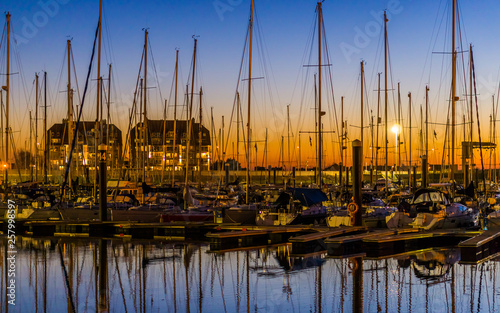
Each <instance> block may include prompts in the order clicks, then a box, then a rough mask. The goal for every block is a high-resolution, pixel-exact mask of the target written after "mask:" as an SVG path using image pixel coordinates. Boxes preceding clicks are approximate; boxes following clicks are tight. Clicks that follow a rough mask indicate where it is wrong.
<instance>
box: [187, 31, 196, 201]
mask: <svg viewBox="0 0 500 313" xmlns="http://www.w3.org/2000/svg"><path fill="white" fill-rule="evenodd" d="M193 38H194V36H193ZM197 43H198V40H197V39H196V38H194V51H193V73H192V74H191V98H190V100H189V116H188V125H186V126H188V128H187V133H186V137H187V145H186V177H185V187H184V188H186V190H187V188H188V173H189V152H190V150H191V132H192V127H193V123H192V117H193V99H194V96H193V94H194V81H195V77H194V75H195V73H196V45H197ZM186 205H187V203H186V202H185V201H184V208H187V207H186Z"/></svg>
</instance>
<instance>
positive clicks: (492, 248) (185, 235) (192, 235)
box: [16, 221, 500, 263]
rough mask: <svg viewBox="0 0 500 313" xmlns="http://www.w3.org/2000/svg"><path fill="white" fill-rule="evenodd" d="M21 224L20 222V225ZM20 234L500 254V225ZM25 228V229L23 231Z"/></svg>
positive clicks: (95, 229)
mask: <svg viewBox="0 0 500 313" xmlns="http://www.w3.org/2000/svg"><path fill="white" fill-rule="evenodd" d="M16 226H17V225H16ZM19 226H20V228H19V229H18V231H19V232H18V234H22V235H23V236H32V237H62V238H64V237H68V238H71V237H77V238H129V239H145V240H201V241H206V240H207V239H208V241H209V242H210V249H211V250H212V251H214V252H217V251H218V252H221V251H231V250H232V249H239V248H252V247H260V246H266V245H277V244H291V250H292V253H293V254H295V255H305V254H308V253H312V252H320V251H321V252H322V251H327V252H328V255H329V256H332V257H337V256H339V257H340V256H346V255H359V254H365V255H366V257H368V258H373V257H375V258H376V257H384V256H387V255H394V254H397V253H405V252H408V251H415V250H421V249H427V248H433V247H434V248H437V247H446V246H457V245H458V247H459V248H460V251H461V260H462V262H464V263H478V262H481V261H482V260H485V259H487V258H491V257H493V256H495V255H496V254H500V232H499V230H488V231H467V230H462V229H450V230H435V231H419V230H416V229H399V230H389V229H367V228H366V227H339V228H328V227H324V226H323V227H317V226H312V225H294V226H292V225H288V226H242V225H239V224H235V223H226V224H217V223H206V222H173V223H134V222H113V221H110V222H68V221H25V222H24V223H23V224H20V225H19ZM21 229H22V231H21Z"/></svg>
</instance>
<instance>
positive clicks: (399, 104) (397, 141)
mask: <svg viewBox="0 0 500 313" xmlns="http://www.w3.org/2000/svg"><path fill="white" fill-rule="evenodd" d="M400 127H401V88H400V83H399V82H398V127H397V128H398V129H397V130H396V151H397V154H398V155H397V157H398V160H397V161H398V162H397V167H396V169H397V171H398V173H399V167H400V166H401V149H400V148H401V147H400V145H399V141H400V139H399V135H400V133H401V129H400Z"/></svg>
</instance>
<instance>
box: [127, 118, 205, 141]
mask: <svg viewBox="0 0 500 313" xmlns="http://www.w3.org/2000/svg"><path fill="white" fill-rule="evenodd" d="M141 125H142V124H140V123H138V124H136V125H135V126H134V127H133V128H132V129H131V131H130V138H131V139H132V142H134V139H135V129H136V128H137V127H138V126H139V127H140V126H141ZM147 125H148V142H149V144H151V139H152V137H153V136H152V135H153V134H159V135H160V140H161V138H163V125H165V127H166V132H165V136H166V137H167V139H166V140H169V139H168V132H171V131H173V130H174V120H165V121H164V120H149V119H148V122H147ZM192 128H193V129H192V134H193V137H192V140H193V141H194V142H193V144H194V143H195V142H197V141H198V138H199V136H198V134H199V132H200V123H196V122H194V119H193V125H192ZM186 129H187V122H186V120H177V125H176V140H179V143H180V140H181V138H182V136H183V134H185V133H186ZM201 131H202V145H203V146H210V144H211V140H210V132H209V130H208V129H207V128H206V127H205V126H203V125H201Z"/></svg>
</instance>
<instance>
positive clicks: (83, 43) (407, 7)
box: [0, 0, 500, 167]
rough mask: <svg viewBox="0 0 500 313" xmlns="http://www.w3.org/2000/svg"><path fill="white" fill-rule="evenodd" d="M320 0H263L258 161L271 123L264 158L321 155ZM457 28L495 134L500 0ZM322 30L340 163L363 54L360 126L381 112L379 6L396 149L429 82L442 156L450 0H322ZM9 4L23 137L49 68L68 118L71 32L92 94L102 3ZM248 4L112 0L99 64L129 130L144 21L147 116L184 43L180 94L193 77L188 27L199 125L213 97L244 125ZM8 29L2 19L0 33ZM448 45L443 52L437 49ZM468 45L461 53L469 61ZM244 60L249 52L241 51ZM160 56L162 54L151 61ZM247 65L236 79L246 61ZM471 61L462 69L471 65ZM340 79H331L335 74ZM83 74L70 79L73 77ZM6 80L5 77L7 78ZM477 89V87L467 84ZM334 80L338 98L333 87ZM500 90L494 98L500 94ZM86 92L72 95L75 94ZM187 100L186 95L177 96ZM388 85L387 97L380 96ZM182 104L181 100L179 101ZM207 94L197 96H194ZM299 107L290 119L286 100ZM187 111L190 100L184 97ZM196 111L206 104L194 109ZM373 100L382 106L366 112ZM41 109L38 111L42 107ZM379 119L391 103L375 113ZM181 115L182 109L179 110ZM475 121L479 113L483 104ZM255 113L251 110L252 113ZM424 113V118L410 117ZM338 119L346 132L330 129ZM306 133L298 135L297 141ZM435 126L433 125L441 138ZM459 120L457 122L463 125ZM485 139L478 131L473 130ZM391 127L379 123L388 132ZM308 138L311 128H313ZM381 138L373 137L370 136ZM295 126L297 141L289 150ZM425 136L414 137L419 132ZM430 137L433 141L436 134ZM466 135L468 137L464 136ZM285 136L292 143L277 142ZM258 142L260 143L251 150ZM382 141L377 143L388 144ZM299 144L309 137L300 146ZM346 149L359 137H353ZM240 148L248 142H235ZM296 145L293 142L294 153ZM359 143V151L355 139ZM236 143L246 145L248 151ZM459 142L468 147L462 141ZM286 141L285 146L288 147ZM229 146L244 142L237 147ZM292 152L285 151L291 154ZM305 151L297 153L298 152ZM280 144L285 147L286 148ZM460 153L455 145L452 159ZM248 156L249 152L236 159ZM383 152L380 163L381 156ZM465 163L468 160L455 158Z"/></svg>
mask: <svg viewBox="0 0 500 313" xmlns="http://www.w3.org/2000/svg"><path fill="white" fill-rule="evenodd" d="M316 6H317V2H316V1H311V0H287V1H285V0H255V27H254V52H253V68H252V78H253V79H252V85H253V87H252V114H251V120H252V122H251V126H252V140H255V141H256V142H255V143H253V146H254V147H253V148H252V153H253V154H254V155H255V151H257V153H256V158H255V156H254V158H253V159H252V162H254V164H258V165H261V163H263V162H264V154H263V152H264V143H263V142H264V140H265V134H266V129H267V130H268V134H269V135H268V149H269V152H268V161H269V162H270V163H273V164H277V162H278V161H279V160H280V159H284V160H285V161H286V162H289V163H287V164H286V165H285V166H286V167H291V166H299V163H300V166H301V167H304V166H306V165H305V164H306V162H307V166H309V167H311V166H314V164H315V162H316V161H315V152H314V149H313V148H314V141H315V140H314V134H310V133H309V134H307V133H305V132H312V131H314V127H315V126H314V123H315V122H314V115H313V113H314V110H313V108H314V105H315V104H314V103H315V101H314V78H313V76H314V74H317V72H318V71H317V67H305V65H317V64H318V61H317V46H316V45H317V39H316V36H317V30H316V27H315V22H316V12H315V10H316ZM458 6H459V13H460V15H459V19H460V27H457V29H460V34H457V38H458V37H459V38H461V40H459V39H457V44H456V49H457V51H460V53H459V54H458V68H459V69H458V72H457V75H458V87H457V90H458V92H457V94H458V95H459V96H460V97H461V99H464V95H465V94H466V93H467V94H468V93H469V92H467V91H465V88H466V87H465V85H464V80H466V81H467V85H468V75H469V74H468V73H469V71H468V67H469V44H472V45H473V47H474V59H475V69H476V84H477V91H478V105H479V111H480V112H479V114H480V122H481V124H482V125H481V131H482V135H483V138H482V140H483V141H485V140H489V139H490V138H489V137H488V138H485V137H484V136H489V115H490V114H491V111H492V100H491V97H492V95H493V94H495V97H496V94H497V89H498V87H497V86H498V81H499V68H500V59H498V57H497V54H496V51H499V49H500V47H499V45H500V43H499V42H498V40H495V39H496V38H498V33H499V32H500V25H499V24H500V21H499V20H498V18H497V15H498V12H499V11H500V3H498V2H496V1H493V0H485V1H471V0H461V1H458ZM322 8H323V19H324V25H325V36H326V37H325V38H326V39H325V42H326V43H327V44H328V52H329V60H326V59H324V60H323V61H322V62H323V64H326V63H328V64H329V66H324V67H323V69H324V71H323V74H322V75H323V83H322V89H323V97H322V103H323V108H324V109H323V110H324V111H326V115H325V118H324V129H325V131H326V132H328V133H327V134H325V138H324V140H325V144H324V145H325V151H324V154H325V165H329V164H331V163H333V162H338V161H339V151H340V150H339V144H338V137H337V133H338V126H337V124H336V123H335V120H336V119H337V120H340V103H341V97H344V120H347V125H349V128H348V140H349V141H351V140H354V139H358V138H359V137H360V131H359V130H360V128H359V125H360V104H359V103H360V62H361V60H364V62H365V63H364V66H365V79H366V83H365V84H366V88H365V100H366V102H365V112H364V120H365V122H364V123H365V126H366V125H367V124H368V121H369V119H370V118H371V115H376V111H377V92H376V89H377V73H382V89H383V88H384V87H383V84H384V83H383V81H384V58H383V57H384V54H383V28H382V25H381V21H382V14H383V11H384V10H387V12H388V19H389V22H388V38H389V39H388V41H389V56H390V57H389V60H390V68H389V71H388V75H389V84H388V89H391V90H390V91H389V113H388V115H389V122H388V125H389V129H390V128H391V126H392V125H393V124H395V123H397V119H396V116H397V115H396V113H395V112H396V110H395V107H396V104H397V102H398V101H397V97H398V95H397V84H398V82H399V83H400V84H401V104H402V115H403V119H402V120H401V124H402V126H403V131H404V135H403V136H402V138H401V141H403V142H404V145H402V148H401V149H400V151H402V152H403V153H404V156H402V160H403V161H402V162H403V163H404V162H405V161H406V160H407V159H408V152H409V151H410V149H409V147H408V142H409V138H408V137H409V133H408V131H409V119H408V96H407V95H408V92H411V93H412V107H413V109H412V115H413V116H412V123H413V127H414V128H412V136H413V137H412V138H413V139H412V143H413V145H414V146H413V148H412V151H413V152H412V155H411V156H412V159H413V160H414V161H413V162H415V160H417V161H418V156H419V153H420V152H419V149H420V146H419V141H418V134H419V131H420V128H421V127H420V106H421V105H424V104H425V86H426V85H428V86H429V88H430V96H429V103H430V112H429V120H430V122H431V123H433V124H432V125H431V126H430V129H431V131H430V138H429V142H430V145H431V148H432V149H434V150H433V153H431V154H430V160H431V163H440V162H441V153H442V151H443V140H444V138H445V128H444V126H442V125H440V124H444V123H446V116H447V110H448V103H449V101H448V99H449V98H450V97H449V94H450V84H451V83H450V82H451V55H450V54H449V52H450V51H451V49H452V44H451V0H438V1H435V0H434V1H431V0H420V1H415V0H376V1H360V0H350V1H333V0H326V1H324V2H323V4H322ZM0 9H1V11H2V12H7V11H8V12H10V14H11V15H12V31H13V33H14V37H15V41H16V42H15V44H14V45H13V55H14V56H13V59H12V62H11V72H15V73H16V74H13V75H12V76H11V90H12V92H11V103H12V106H13V107H14V108H13V109H11V112H12V113H11V114H12V115H11V124H12V131H13V136H14V138H15V144H16V148H17V149H19V148H22V147H25V146H26V145H27V144H28V134H29V131H28V129H29V128H28V127H29V126H28V125H29V111H33V112H34V110H35V101H34V98H35V96H34V94H35V92H34V76H35V73H39V74H40V75H41V73H42V72H43V71H47V75H48V83H47V86H48V94H49V103H48V105H50V107H49V108H48V121H47V124H48V125H52V124H53V123H56V122H61V121H62V119H63V118H64V117H65V115H66V102H65V101H66V100H65V99H66V98H65V97H66V95H65V93H64V90H65V89H66V83H67V78H66V71H67V69H66V65H65V62H66V59H65V53H66V41H67V39H69V38H71V39H72V49H73V55H74V63H75V67H76V73H74V75H76V78H77V79H78V88H79V93H80V95H81V94H82V93H83V89H84V84H85V79H86V75H87V70H88V66H89V62H90V56H91V52H92V43H93V40H94V34H95V29H96V26H97V21H98V14H99V1H98V0H92V1H81V0H40V1H31V0H26V1H14V0H4V1H2V3H1V4H0ZM249 15H250V1H249V0H205V1H200V0H196V1H195V0H193V1H187V0H169V1H160V0H149V1H136V0H122V1H117V0H104V1H103V36H102V44H103V50H102V51H103V52H102V61H101V62H102V63H101V64H102V65H101V74H102V75H103V76H104V77H105V78H107V76H108V74H107V70H108V64H112V73H113V74H112V87H111V88H112V91H111V99H112V100H111V101H112V109H111V113H110V114H111V121H112V122H113V123H116V124H117V125H118V126H119V127H120V128H121V129H122V131H123V133H126V131H127V126H128V118H127V116H128V111H129V109H130V108H131V107H132V99H133V93H134V89H135V83H136V80H137V75H138V71H139V64H140V61H141V55H142V50H143V46H144V31H143V29H145V28H147V29H148V32H149V42H150V46H149V47H150V54H149V60H148V64H149V66H148V71H149V72H150V75H148V81H149V82H148V88H149V89H148V96H149V99H150V100H149V101H150V103H149V104H148V108H149V109H148V112H149V113H148V118H150V119H158V118H162V117H163V105H164V99H167V101H168V112H167V118H169V119H171V118H173V115H172V114H173V113H172V112H173V104H172V103H173V97H172V91H171V87H172V80H173V74H174V67H175V50H176V49H179V58H180V73H179V90H182V91H180V92H179V97H180V99H182V98H183V94H184V91H183V90H184V89H185V86H186V84H189V85H190V84H191V83H190V81H188V79H189V77H190V68H191V61H192V55H193V36H196V38H197V40H198V44H197V61H196V62H197V66H196V74H195V77H196V82H195V90H196V91H195V92H196V93H197V92H198V90H199V88H200V87H202V88H203V95H204V98H203V110H204V118H203V123H204V124H205V126H206V127H207V128H210V111H211V109H212V108H213V116H214V123H215V128H216V130H217V131H216V134H217V136H218V130H219V129H220V128H221V127H222V116H224V130H225V132H226V135H225V136H226V137H225V138H228V135H227V132H228V129H229V126H231V127H232V130H231V134H230V135H229V138H233V137H235V136H236V135H235V130H234V128H235V127H236V123H235V121H234V120H235V118H234V120H233V121H232V122H230V118H231V112H232V109H233V104H234V99H235V92H236V90H237V84H238V82H239V83H240V86H239V88H238V91H239V92H240V99H241V103H242V111H243V112H244V113H243V118H244V120H245V121H246V119H247V116H246V110H247V97H248V90H247V84H248V81H246V80H243V79H244V77H247V76H248V53H246V54H245V55H243V52H244V46H245V39H246V34H247V28H248V20H249ZM4 33H5V31H4ZM5 40H6V39H5V37H2V43H1V47H0V72H1V73H2V74H3V73H5V72H6V66H5V62H6V60H5V58H6V45H5ZM443 52H444V53H445V54H442V53H443ZM462 56H463V58H464V59H463V61H462ZM242 59H243V60H244V61H243V63H242ZM153 60H154V61H153ZM241 64H243V69H242V77H240V78H239V79H240V80H239V81H238V74H239V71H240V66H241ZM464 69H465V70H464ZM96 76H97V73H96V70H95V66H94V68H93V71H92V80H91V81H90V85H89V93H88V95H87V100H86V102H85V105H84V107H85V109H84V117H85V119H95V103H96V100H95V98H96V96H95V91H96V81H95V78H96ZM329 77H331V80H330V79H329ZM74 79H75V77H73V83H74ZM0 82H1V83H2V85H5V75H2V76H0ZM467 88H468V87H467ZM332 90H333V96H332ZM496 101H497V100H495V102H496ZM76 102H78V101H75V103H76ZM180 102H182V101H180ZM383 103H384V102H383V94H382V108H383ZM181 104H182V103H179V105H181ZM197 105H198V101H195V106H197ZM288 105H289V108H290V113H289V115H290V119H289V120H290V131H288V123H287V120H288V118H287V106H288ZM181 108H183V109H184V110H185V107H181ZM194 110H195V112H198V111H197V108H195V109H194ZM370 112H373V114H371V113H370ZM463 114H467V115H468V114H469V113H468V111H467V110H466V103H465V102H464V101H459V102H458V104H457V123H462V116H463ZM33 115H34V113H33ZM380 116H382V117H383V112H380ZM183 118H185V113H184V115H183ZM474 120H476V117H475V116H474ZM245 123H246V122H244V124H245ZM415 125H417V126H415ZM333 131H335V132H337V133H336V134H333ZM299 132H302V133H301V135H300V138H301V139H300V141H299V135H298V134H299ZM434 132H435V133H436V136H434ZM463 132H464V130H463V126H459V127H458V129H457V133H458V134H460V136H463ZM474 132H475V138H474V140H477V139H478V138H477V129H475V130H474ZM383 134H384V132H383V126H382V127H381V129H380V136H381V137H382V136H383ZM364 136H365V138H368V139H365V145H364V149H365V155H366V158H365V164H369V162H370V161H371V159H370V158H369V155H370V153H371V152H370V151H371V150H370V147H371V146H373V145H375V143H373V144H372V142H371V140H370V139H371V133H370V130H369V129H365V133H364ZM309 137H311V139H309ZM375 137H376V136H375ZM288 138H290V142H291V143H290V146H291V148H288ZM388 138H389V146H390V149H391V150H390V152H389V153H390V159H391V160H390V161H389V162H390V163H395V155H396V154H395V149H394V148H395V138H394V134H392V133H390V134H389V136H388ZM415 138H417V139H415ZM431 138H432V139H431ZM460 141H462V137H460V138H458V139H457V142H460ZM282 142H283V145H282ZM255 145H256V146H257V150H256V149H255ZM380 145H381V144H380ZM299 146H300V149H299V148H297V147H299ZM349 147H350V145H349ZM240 150H241V151H242V150H243V145H242V146H241V147H240ZM289 150H290V151H291V152H290V153H288V151H289ZM348 150H349V151H350V149H348ZM241 151H240V154H242V153H243V152H241ZM457 151H458V152H457V153H460V151H459V150H457ZM282 152H283V153H282ZM227 153H228V155H229V156H232V155H233V154H234V153H235V152H234V149H233V148H232V146H231V145H230V146H229V147H228V150H227ZM288 155H290V157H288ZM299 155H300V156H299ZM281 156H283V157H281ZM456 159H457V160H459V157H458V156H457V157H456ZM240 160H241V162H244V161H243V157H241V158H240ZM379 163H380V162H379ZM457 163H459V162H458V161H457Z"/></svg>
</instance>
